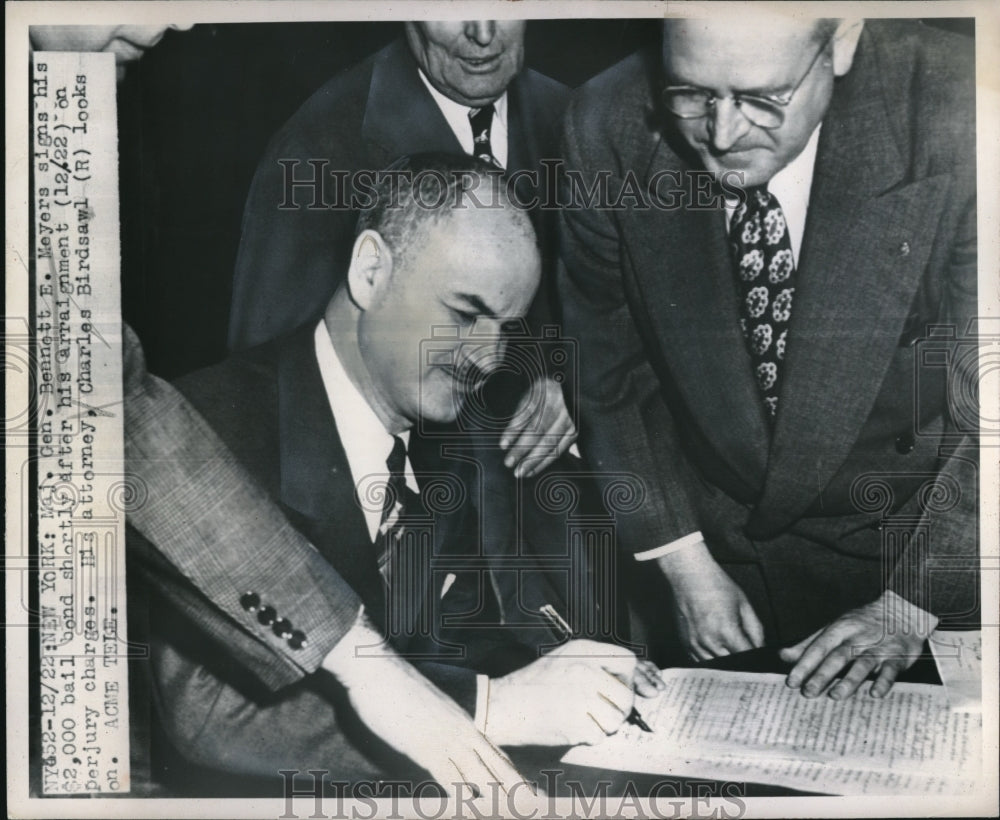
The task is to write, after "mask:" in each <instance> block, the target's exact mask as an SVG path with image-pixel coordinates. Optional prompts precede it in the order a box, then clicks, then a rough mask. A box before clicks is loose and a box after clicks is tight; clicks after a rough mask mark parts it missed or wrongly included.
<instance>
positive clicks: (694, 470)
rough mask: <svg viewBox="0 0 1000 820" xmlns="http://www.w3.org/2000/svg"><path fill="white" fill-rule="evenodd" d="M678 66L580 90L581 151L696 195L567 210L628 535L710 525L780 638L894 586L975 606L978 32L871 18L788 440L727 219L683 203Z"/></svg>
mask: <svg viewBox="0 0 1000 820" xmlns="http://www.w3.org/2000/svg"><path fill="white" fill-rule="evenodd" d="M659 59H660V58H659V55H634V56H633V57H631V58H629V59H627V60H625V61H624V62H623V63H621V64H619V65H618V66H616V67H613V68H612V69H610V70H609V71H607V72H605V73H604V74H603V75H600V76H598V77H597V78H595V79H594V80H592V81H591V82H590V83H588V84H587V85H586V86H584V87H583V88H582V89H581V90H580V91H579V92H578V94H577V96H576V97H575V98H574V100H573V101H572V103H571V106H570V110H569V113H568V116H567V126H566V133H565V145H564V151H565V155H566V158H567V167H568V168H569V169H576V170H578V171H580V172H582V174H583V177H584V179H593V178H594V175H595V174H596V173H597V172H599V171H610V172H611V178H610V182H609V184H610V185H611V186H614V185H616V184H621V182H622V181H623V180H624V179H625V178H626V177H627V176H628V175H629V173H632V174H634V175H635V177H636V179H638V180H639V182H640V184H641V185H643V186H647V187H648V186H650V185H651V184H652V183H654V182H655V180H657V179H659V180H660V184H661V186H662V185H663V180H664V179H666V180H668V181H669V180H673V181H674V182H673V184H674V185H675V187H676V189H677V190H675V191H673V192H669V191H665V187H669V184H668V185H667V186H665V187H660V188H659V190H658V192H659V194H660V195H661V198H665V199H666V200H668V201H669V200H670V199H671V197H673V202H672V206H669V205H668V206H666V207H665V206H664V205H663V202H661V203H660V205H659V206H655V207H645V208H643V207H625V208H617V209H615V208H612V209H603V210H602V209H595V208H567V209H566V210H565V211H564V214H563V222H562V227H563V229H564V230H563V233H562V237H561V255H562V265H561V269H560V276H559V279H558V289H559V297H560V300H561V306H562V308H563V313H564V324H565V332H566V334H567V336H569V337H575V338H576V339H577V342H578V344H579V346H580V358H581V362H582V363H583V366H582V367H581V379H582V385H581V389H582V401H581V414H582V417H583V423H582V428H583V429H582V434H581V447H582V449H583V450H584V452H585V453H586V455H587V456H588V458H589V459H590V461H591V464H592V466H593V467H594V468H595V469H596V470H597V471H598V472H600V471H611V472H613V471H619V470H631V471H632V472H633V473H635V474H637V475H638V476H640V477H641V479H642V480H643V482H644V484H645V487H646V490H647V493H648V498H647V503H646V504H644V505H642V506H641V507H640V508H639V509H638V510H637V511H635V512H634V513H631V514H628V515H622V516H619V534H620V537H621V540H622V542H623V543H624V544H625V546H626V547H627V548H628V549H630V550H632V551H636V552H637V551H641V550H646V549H650V548H653V547H657V546H659V545H662V544H666V543H669V542H670V541H672V540H674V539H676V538H679V537H681V536H684V535H686V534H688V533H690V532H693V531H696V530H701V531H702V533H703V534H704V536H705V538H706V542H707V544H708V546H709V549H710V550H711V551H712V553H713V555H714V556H715V557H716V559H717V560H718V561H719V562H720V563H721V564H722V565H723V566H724V567H725V568H726V570H727V571H728V572H730V574H731V575H732V576H733V577H734V578H735V579H736V580H737V582H738V583H740V585H741V586H742V587H743V589H744V590H745V591H746V592H747V594H748V595H749V597H750V600H751V602H752V603H753V605H754V607H755V609H756V610H757V612H758V615H760V616H761V619H762V621H763V622H764V625H765V629H766V632H767V634H768V639H769V640H771V641H774V640H780V641H782V642H785V641H790V640H794V639H797V638H800V637H802V636H804V635H806V634H808V633H809V632H811V631H813V630H815V629H817V628H819V627H820V626H822V625H823V624H824V623H826V622H828V621H829V620H830V619H832V618H834V617H836V616H837V615H839V614H842V613H843V611H845V609H846V608H848V607H850V606H856V605H860V604H863V603H867V602H868V601H870V600H873V599H874V598H875V597H876V596H877V595H878V594H879V593H880V592H881V590H883V589H884V588H886V587H888V588H891V589H893V590H895V591H897V592H899V593H900V594H902V595H903V596H905V597H907V598H908V599H910V600H912V601H914V602H915V603H917V604H918V605H920V606H922V607H924V608H925V609H929V610H931V611H934V612H935V613H937V614H939V615H941V616H952V617H954V618H958V619H961V618H962V617H963V613H965V614H967V613H968V612H969V610H970V609H971V608H972V607H973V601H974V598H975V592H976V589H977V584H976V579H975V555H976V533H977V525H976V515H977V499H978V485H977V476H978V474H977V468H976V464H977V461H976V459H977V456H978V445H977V428H976V426H975V419H976V418H977V416H976V413H975V409H974V402H975V399H974V391H969V385H970V384H972V383H974V381H973V380H974V378H975V375H974V374H975V373H976V367H977V366H976V354H975V348H974V344H973V345H969V344H966V343H963V338H965V337H966V336H967V334H968V333H969V332H970V321H971V320H972V319H973V317H974V316H975V315H976V212H975V143H974V132H975V128H974V115H973V112H974V110H975V106H974V87H975V75H974V67H973V62H972V48H971V43H970V41H968V40H967V39H964V38H961V37H959V36H957V35H951V34H946V33H944V32H940V31H937V30H932V29H928V28H926V27H924V26H922V25H921V24H919V23H915V22H899V21H869V22H867V23H866V24H865V28H864V31H863V33H862V35H861V39H860V42H859V44H858V48H857V53H856V56H855V60H854V63H853V66H852V68H851V70H850V72H849V73H848V74H847V75H846V76H844V77H842V78H838V79H837V80H836V85H835V90H834V93H833V99H832V102H831V105H830V108H829V110H828V112H827V114H826V116H825V118H824V120H823V124H822V130H821V133H820V140H819V146H818V153H817V159H816V165H815V172H814V177H813V183H812V189H811V195H810V204H809V213H808V220H807V225H806V229H805V235H804V239H803V243H802V249H801V254H800V259H799V264H798V269H799V274H798V285H797V289H796V297H795V299H796V301H795V306H794V311H793V315H792V324H791V327H790V331H789V339H788V348H787V351H788V352H787V355H786V360H785V375H784V383H783V388H782V390H783V393H782V398H781V407H780V411H779V415H778V419H777V423H776V426H775V429H774V431H773V434H772V433H771V432H770V431H769V427H768V423H767V421H766V419H765V416H764V412H763V409H762V404H761V400H760V396H759V393H758V391H757V388H756V385H755V383H754V381H753V378H752V369H751V364H750V359H749V356H748V353H747V350H746V346H745V342H744V339H743V338H742V335H741V332H740V326H739V313H738V296H737V290H736V286H735V284H734V276H733V273H732V263H731V261H730V256H729V251H728V243H727V236H726V226H725V218H726V217H725V212H724V210H723V209H722V207H721V202H720V203H719V204H718V205H717V206H716V207H714V208H712V207H710V208H698V207H689V205H691V204H692V200H691V198H690V194H685V193H684V192H685V191H690V190H691V189H690V188H689V187H688V185H689V184H690V183H692V182H693V181H696V180H695V179H694V177H693V174H694V173H695V172H696V170H697V165H695V164H693V161H692V160H691V159H690V158H689V157H688V155H687V153H686V151H685V146H684V144H683V142H682V141H681V140H679V138H678V137H677V135H676V134H675V133H672V131H671V129H670V126H669V118H668V117H667V116H665V114H663V112H660V111H658V110H657V108H656V106H655V105H654V103H653V101H654V100H656V99H658V93H657V92H658V89H659V88H660V87H662V80H661V79H660V77H659V65H660V63H659ZM660 172H669V174H672V175H673V176H666V177H665V176H664V175H663V174H662V173H660ZM658 173H660V175H659V176H657V174H658ZM653 187H655V184H654V185H653ZM685 195H686V196H688V199H687V200H686V203H687V204H685V205H684V206H683V207H677V202H679V201H680V202H684V201H685V200H684V196H685ZM678 197H679V198H678ZM972 332H974V328H973V329H972ZM970 395H972V396H973V398H971V399H970V398H969V396H970Z"/></svg>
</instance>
